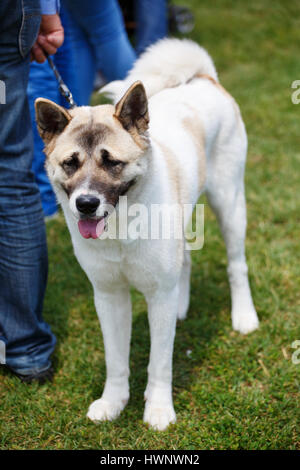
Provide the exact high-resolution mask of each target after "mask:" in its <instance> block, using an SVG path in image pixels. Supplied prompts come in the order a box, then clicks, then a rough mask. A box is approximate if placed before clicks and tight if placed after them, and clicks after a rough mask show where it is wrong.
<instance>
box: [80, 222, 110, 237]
mask: <svg viewBox="0 0 300 470" xmlns="http://www.w3.org/2000/svg"><path fill="white" fill-rule="evenodd" d="M104 227H105V220H104V219H101V220H95V219H82V220H79V222H78V228H79V232H80V233H81V235H82V236H83V238H94V239H96V238H99V237H100V235H101V234H102V233H103V231H104Z"/></svg>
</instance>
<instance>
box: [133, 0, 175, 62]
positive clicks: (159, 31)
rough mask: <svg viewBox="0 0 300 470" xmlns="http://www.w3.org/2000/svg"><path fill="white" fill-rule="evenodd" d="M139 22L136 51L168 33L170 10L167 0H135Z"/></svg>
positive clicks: (140, 50)
mask: <svg viewBox="0 0 300 470" xmlns="http://www.w3.org/2000/svg"><path fill="white" fill-rule="evenodd" d="M134 3H135V20H136V23H137V33H136V51H137V54H138V55H140V54H141V53H142V52H144V50H145V49H146V48H147V47H148V46H150V45H151V44H153V43H155V42H156V41H158V40H159V39H162V38H164V37H166V36H167V34H168V12H167V1H166V0H135V2H134Z"/></svg>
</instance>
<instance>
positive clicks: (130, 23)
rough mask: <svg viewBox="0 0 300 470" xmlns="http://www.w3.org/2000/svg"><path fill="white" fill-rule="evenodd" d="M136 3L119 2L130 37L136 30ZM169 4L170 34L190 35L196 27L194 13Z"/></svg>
mask: <svg viewBox="0 0 300 470" xmlns="http://www.w3.org/2000/svg"><path fill="white" fill-rule="evenodd" d="M134 1H135V0H119V4H120V6H121V8H122V11H123V15H124V19H125V25H126V29H127V32H128V34H129V35H132V34H134V32H135V29H136V23H135V19H134ZM168 3H169V5H168V16H169V32H170V33H172V34H175V33H181V34H187V33H190V32H191V31H192V30H193V29H194V26H195V17H194V14H193V12H192V11H191V10H190V9H189V8H187V7H184V6H179V5H172V3H171V2H170V1H169V2H168Z"/></svg>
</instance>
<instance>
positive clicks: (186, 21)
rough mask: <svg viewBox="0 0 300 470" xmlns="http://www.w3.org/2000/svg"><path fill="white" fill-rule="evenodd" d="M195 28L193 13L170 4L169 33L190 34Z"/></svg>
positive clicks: (185, 8)
mask: <svg viewBox="0 0 300 470" xmlns="http://www.w3.org/2000/svg"><path fill="white" fill-rule="evenodd" d="M194 27H195V16H194V14H193V12H192V11H191V10H190V9H189V8H187V7H182V6H179V5H171V4H169V31H170V32H171V33H173V34H174V33H181V34H188V33H190V32H191V31H193V29H194Z"/></svg>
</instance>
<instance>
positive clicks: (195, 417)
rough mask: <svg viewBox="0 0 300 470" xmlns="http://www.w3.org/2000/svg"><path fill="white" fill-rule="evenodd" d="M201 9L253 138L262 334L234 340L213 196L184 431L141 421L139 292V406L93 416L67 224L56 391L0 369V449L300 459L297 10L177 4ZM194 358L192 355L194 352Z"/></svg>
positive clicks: (251, 258)
mask: <svg viewBox="0 0 300 470" xmlns="http://www.w3.org/2000/svg"><path fill="white" fill-rule="evenodd" d="M179 3H185V4H186V5H189V6H190V7H192V8H193V11H194V12H195V15H196V28H195V30H194V31H193V32H192V33H191V34H190V37H191V38H192V39H194V40H196V41H198V42H199V43H200V44H202V45H203V46H204V47H206V48H207V49H208V51H209V52H210V53H211V55H212V56H213V58H214V60H215V63H216V66H217V70H218V72H219V77H220V81H221V83H222V84H223V85H224V86H225V87H226V88H227V89H228V91H229V92H230V93H231V94H233V95H234V97H235V98H236V100H237V101H238V103H239V105H240V107H241V111H242V114H243V117H244V121H245V123H246V127H247V130H248V136H249V154H248V163H247V171H246V188H247V201H248V236H247V257H248V263H249V272H250V279H251V285H252V290H253V297H254V302H255V305H256V307H257V311H258V314H259V317H260V320H261V326H260V329H259V330H258V331H257V332H254V333H252V334H250V335H249V336H247V337H243V336H241V335H240V334H237V333H235V332H233V331H232V329H231V323H230V298H229V286H228V282H227V276H226V256H225V249H224V244H223V241H222V239H221V236H220V233H219V230H218V227H217V224H216V221H215V218H214V216H213V215H212V213H211V211H210V209H209V207H208V206H207V204H206V201H205V199H203V201H202V202H204V203H205V243H204V247H203V249H202V250H201V251H198V252H195V251H194V252H192V257H193V272H192V284H191V305H190V309H189V313H188V318H187V319H186V320H185V321H184V322H182V323H180V324H178V327H177V335H176V342H175V354H174V405H175V410H176V412H177V423H176V424H175V425H172V426H171V427H170V428H169V429H168V430H167V431H165V432H161V433H158V432H154V431H152V430H149V429H148V428H147V426H146V425H144V424H143V421H142V416H143V390H144V388H145V384H146V367H147V360H148V351H149V334H148V326H147V316H146V304H145V301H144V299H143V297H142V296H141V295H140V294H139V293H137V292H135V291H133V293H132V295H133V335H132V348H131V398H130V401H129V404H128V406H127V407H126V409H125V410H124V412H123V413H122V414H121V416H120V418H119V419H118V420H116V421H115V422H109V423H103V424H100V425H95V424H93V423H92V422H90V421H88V420H87V418H86V417H85V415H86V412H87V409H88V406H89V404H90V403H91V402H92V401H93V400H95V399H96V398H98V397H99V396H100V394H101V391H102V387H103V384H104V379H105V365H104V351H103V341H102V336H101V333H100V327H99V325H98V319H97V317H96V313H95V309H94V305H93V296H92V289H91V286H90V284H89V282H88V280H87V278H86V276H85V274H84V273H83V272H82V271H81V269H80V267H79V265H78V263H77V261H76V259H75V257H74V255H73V253H72V246H71V241H70V236H69V233H68V231H67V228H66V225H65V223H64V220H63V217H62V216H60V217H59V219H57V220H54V221H52V222H49V223H48V225H47V232H48V243H49V263H50V265H49V283H48V290H47V295H46V300H45V318H46V319H47V321H48V322H49V323H50V324H51V326H52V328H53V331H54V332H55V334H56V335H57V339H58V345H57V348H56V352H55V356H54V365H55V369H56V374H55V379H54V382H53V383H52V384H45V385H43V386H38V385H37V384H32V385H24V384H22V383H21V382H19V380H18V379H17V378H14V377H12V376H11V375H10V374H9V373H7V372H6V371H3V370H1V372H0V448H1V449H93V448H96V449H299V448H300V437H299V417H300V412H299V388H300V364H293V362H292V353H293V352H294V350H293V349H292V347H291V344H292V343H293V341H295V340H297V339H300V328H299V326H300V321H299V320H300V318H299V314H300V295H299V281H300V266H299V260H297V254H298V253H299V248H300V247H299V239H300V233H299V222H300V217H299V164H300V140H299V137H298V136H299V125H300V124H299V123H300V117H299V116H300V104H299V105H298V106H297V105H294V104H292V102H291V92H292V89H291V83H292V82H293V81H294V80H296V79H300V61H299V31H300V5H299V4H298V3H297V2H296V1H291V2H286V1H284V0H281V1H277V2H274V1H272V0H263V1H262V0H252V1H251V2H246V1H243V0H218V1H208V0H203V1H199V0H189V1H184V0H180V1H179ZM188 350H190V351H191V353H190V354H187V351H188Z"/></svg>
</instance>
